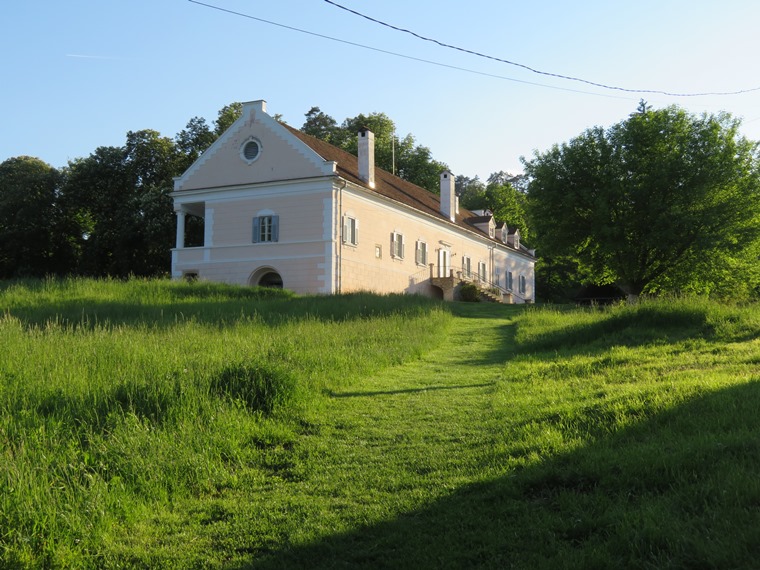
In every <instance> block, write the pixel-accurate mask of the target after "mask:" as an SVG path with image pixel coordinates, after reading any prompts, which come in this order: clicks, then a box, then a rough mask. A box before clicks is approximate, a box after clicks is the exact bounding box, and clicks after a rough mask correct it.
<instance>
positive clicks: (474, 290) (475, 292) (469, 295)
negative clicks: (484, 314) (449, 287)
mask: <svg viewBox="0 0 760 570" xmlns="http://www.w3.org/2000/svg"><path fill="white" fill-rule="evenodd" d="M459 298H460V299H461V300H462V301H465V302H466V303H479V302H480V289H478V286H477V285H475V284H474V283H465V284H464V285H462V287H461V288H460V289H459Z"/></svg>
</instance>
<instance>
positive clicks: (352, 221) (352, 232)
mask: <svg viewBox="0 0 760 570" xmlns="http://www.w3.org/2000/svg"><path fill="white" fill-rule="evenodd" d="M343 243H345V244H346V245H359V220H357V219H356V218H354V217H353V216H349V215H348V214H346V215H344V216H343Z"/></svg>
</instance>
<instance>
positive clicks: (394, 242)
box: [391, 232, 404, 259]
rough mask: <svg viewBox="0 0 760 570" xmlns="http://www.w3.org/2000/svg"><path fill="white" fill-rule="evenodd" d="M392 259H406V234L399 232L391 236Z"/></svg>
mask: <svg viewBox="0 0 760 570" xmlns="http://www.w3.org/2000/svg"><path fill="white" fill-rule="evenodd" d="M391 257H393V258H395V259H404V234H401V233H399V232H393V233H392V234H391Z"/></svg>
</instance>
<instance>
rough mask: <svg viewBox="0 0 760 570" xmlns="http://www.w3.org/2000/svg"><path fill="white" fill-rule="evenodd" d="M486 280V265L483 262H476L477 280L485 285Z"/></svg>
mask: <svg viewBox="0 0 760 570" xmlns="http://www.w3.org/2000/svg"><path fill="white" fill-rule="evenodd" d="M487 279H488V265H486V262H485V261H479V262H478V280H480V281H482V282H483V283H485V282H486V280H487Z"/></svg>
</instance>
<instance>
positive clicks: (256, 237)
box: [253, 217, 261, 243]
mask: <svg viewBox="0 0 760 570" xmlns="http://www.w3.org/2000/svg"><path fill="white" fill-rule="evenodd" d="M260 237H261V218H258V217H256V218H253V243H259V241H260Z"/></svg>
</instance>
